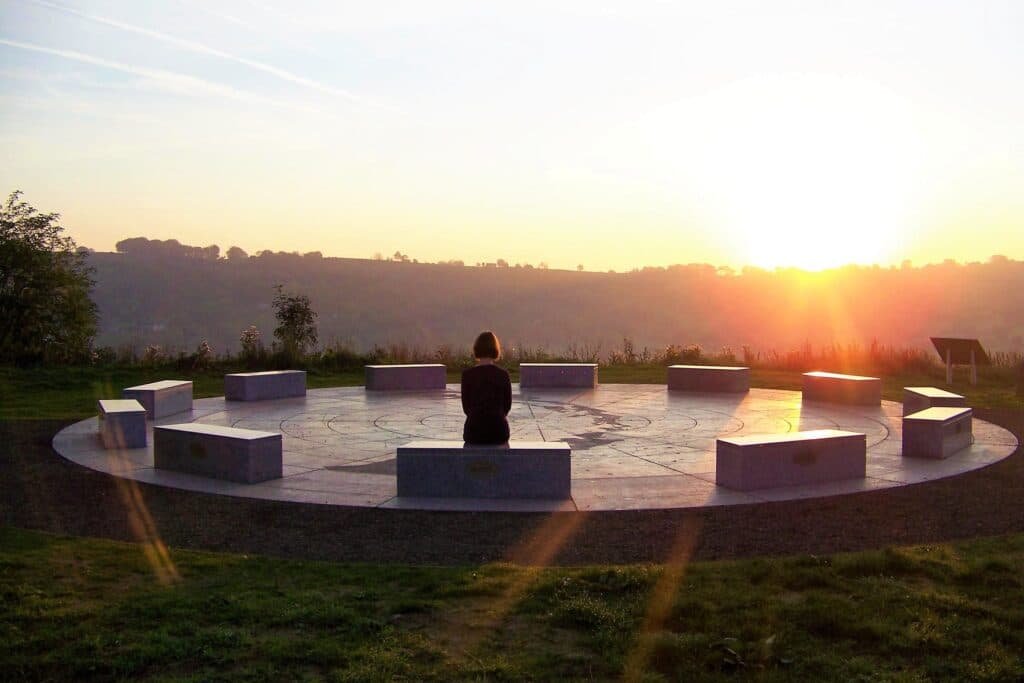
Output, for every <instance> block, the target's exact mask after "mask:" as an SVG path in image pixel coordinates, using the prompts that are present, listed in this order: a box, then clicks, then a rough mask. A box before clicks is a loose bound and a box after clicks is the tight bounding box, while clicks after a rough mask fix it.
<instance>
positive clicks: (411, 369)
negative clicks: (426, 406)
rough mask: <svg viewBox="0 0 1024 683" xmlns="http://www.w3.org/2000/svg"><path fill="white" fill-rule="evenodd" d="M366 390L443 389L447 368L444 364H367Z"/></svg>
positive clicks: (445, 382) (446, 377)
mask: <svg viewBox="0 0 1024 683" xmlns="http://www.w3.org/2000/svg"><path fill="white" fill-rule="evenodd" d="M365 370H366V390H367V391H400V390H411V391H430V390H435V389H444V388H445V385H446V384H447V383H448V370H447V368H445V366H444V365H441V364H432V365H367V366H365Z"/></svg>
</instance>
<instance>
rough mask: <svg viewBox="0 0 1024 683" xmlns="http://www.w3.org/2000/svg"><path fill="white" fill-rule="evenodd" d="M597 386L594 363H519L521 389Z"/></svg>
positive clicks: (595, 365)
mask: <svg viewBox="0 0 1024 683" xmlns="http://www.w3.org/2000/svg"><path fill="white" fill-rule="evenodd" d="M596 386H597V364H596V363H521V364H520V365H519V387H520V388H521V389H554V388H561V387H566V388H586V389H593V388H594V387H596Z"/></svg>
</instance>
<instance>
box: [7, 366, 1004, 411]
mask: <svg viewBox="0 0 1024 683" xmlns="http://www.w3.org/2000/svg"><path fill="white" fill-rule="evenodd" d="M510 374H511V375H512V381H513V382H518V381H519V371H518V368H516V367H515V366H513V367H510ZM172 378H173V379H190V380H192V382H193V392H194V395H195V397H196V398H203V397H206V396H221V395H223V394H224V371H223V370H217V371H211V370H207V371H202V370H192V371H186V372H181V371H176V370H167V369H157V370H154V369H149V368H143V367H138V366H134V367H133V366H129V367H110V368H104V367H89V366H86V367H41V368H30V369H20V368H12V367H0V420H26V419H67V420H71V419H82V418H85V417H88V416H89V415H94V414H95V413H96V400H97V399H100V398H118V397H120V392H121V389H123V388H124V387H128V386H133V385H136V384H144V383H146V382H153V381H157V380H160V379H172ZM599 378H600V381H601V382H602V383H605V384H616V383H633V384H664V383H665V380H666V369H665V366H664V365H651V364H648V365H641V364H631V365H612V366H602V367H601V368H600V371H599ZM956 379H957V381H956V383H955V385H954V386H953V387H952V390H953V391H956V392H957V393H962V394H964V395H966V396H967V398H968V404H969V405H972V406H975V407H984V408H1024V399H1021V398H1020V397H1018V396H1016V393H1015V391H1016V390H1015V387H1014V385H1013V383H1012V382H1009V381H1007V379H1006V378H1005V377H1003V376H1002V375H998V376H996V375H993V376H987V375H986V374H985V373H982V375H981V376H980V378H979V382H978V385H977V386H976V387H972V386H970V385H969V384H968V383H967V382H966V381H964V378H962V377H960V376H959V375H958V376H957V378H956ZM363 381H364V375H363V371H362V370H361V369H360V370H345V371H323V370H310V371H308V374H307V384H308V386H309V388H311V389H318V388H322V387H343V386H359V385H362V384H363ZM448 381H449V382H454V383H457V382H458V381H459V372H458V371H449V373H448ZM944 382H945V377H944V376H943V375H942V374H941V373H939V374H938V375H899V376H890V377H883V396H884V398H886V399H887V400H892V401H902V400H903V387H905V386H936V387H944V386H945V384H944ZM751 385H752V386H754V387H761V388H776V389H793V390H799V389H800V387H801V373H799V372H795V371H788V370H771V369H763V368H754V369H753V370H752V371H751Z"/></svg>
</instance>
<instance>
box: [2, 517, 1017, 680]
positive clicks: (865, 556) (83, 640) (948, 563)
mask: <svg viewBox="0 0 1024 683" xmlns="http://www.w3.org/2000/svg"><path fill="white" fill-rule="evenodd" d="M143 550H144V549H143V548H142V547H140V546H136V545H128V544H122V543H116V542H112V541H100V540H92V539H80V538H62V537H55V536H50V535H46V534H42V533H37V532H28V531H21V530H15V529H0V601H2V607H3V609H2V616H0V634H2V637H0V677H2V678H3V679H5V680H70V679H127V678H132V679H135V678H150V679H152V680H167V681H185V680H338V681H373V680H380V681H384V680H396V679H399V680H615V679H619V678H622V677H623V676H624V675H625V678H627V679H628V680H643V681H662V680H675V681H685V680H734V679H735V678H737V676H740V677H742V678H756V679H757V680H793V681H803V680H835V681H851V680H895V681H924V680H964V681H966V680H977V681H980V680H993V681H1013V680H1021V678H1022V677H1024V659H1022V657H1021V653H1024V579H1022V576H1021V567H1024V535H1016V536H1011V537H1004V538H993V539H979V540H975V541H971V542H968V543H958V544H953V545H938V546H929V547H912V548H897V549H889V550H883V551H878V552H866V553H856V554H843V555H836V556H832V557H794V558H785V559H758V560H749V561H743V562H713V563H694V564H690V565H686V564H685V563H679V564H676V565H667V566H647V565H643V566H625V567H586V568H577V569H540V570H537V569H531V568H520V567H511V566H507V565H487V566H473V567H404V566H369V565H340V564H329V563H317V562H305V561H294V560H279V559H268V558H262V557H249V556H239V555H226V554H211V553H200V552H191V551H188V552H186V551H178V550H172V551H170V553H169V559H168V560H167V561H165V562H164V563H162V564H161V567H162V571H161V573H160V574H159V575H158V573H156V572H154V569H153V567H152V566H151V565H150V563H149V562H148V561H147V554H146V553H144V552H143ZM158 576H162V577H163V580H162V581H161V580H159V578H158ZM175 576H176V577H177V578H173V577H175ZM169 577H170V578H169Z"/></svg>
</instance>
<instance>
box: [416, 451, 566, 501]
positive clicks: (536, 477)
mask: <svg viewBox="0 0 1024 683" xmlns="http://www.w3.org/2000/svg"><path fill="white" fill-rule="evenodd" d="M571 454H572V449H571V448H570V447H569V444H566V443H558V442H547V441H519V442H516V441H513V442H511V443H509V444H508V445H505V446H473V445H469V444H464V443H463V442H462V441H413V442H411V443H408V444H406V445H404V446H399V447H398V456H397V462H396V468H397V475H398V495H399V496H405V497H411V498H533V499H554V500H564V499H567V498H569V496H570V491H571V488H572V484H571V467H570V456H571Z"/></svg>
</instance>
